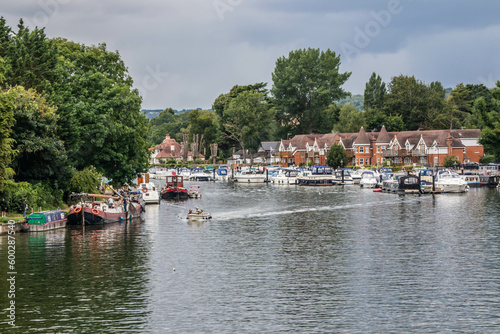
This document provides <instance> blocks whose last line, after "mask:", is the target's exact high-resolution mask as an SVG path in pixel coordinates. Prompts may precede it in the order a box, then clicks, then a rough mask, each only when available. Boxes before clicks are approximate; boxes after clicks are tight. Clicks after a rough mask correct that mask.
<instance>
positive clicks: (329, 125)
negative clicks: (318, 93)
mask: <svg viewBox="0 0 500 334" xmlns="http://www.w3.org/2000/svg"><path fill="white" fill-rule="evenodd" d="M352 104H353V105H354V106H355V107H356V105H355V104H354V103H352ZM342 106H343V105H342ZM342 106H340V107H339V106H338V105H337V104H335V103H332V104H330V105H329V106H328V107H327V108H326V109H325V111H324V112H323V113H322V114H321V118H322V121H321V124H320V125H319V127H318V133H327V132H331V131H332V129H333V127H334V125H335V124H337V123H338V122H339V116H340V109H341V107H342Z"/></svg>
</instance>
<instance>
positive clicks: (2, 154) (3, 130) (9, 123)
mask: <svg viewBox="0 0 500 334" xmlns="http://www.w3.org/2000/svg"><path fill="white" fill-rule="evenodd" d="M2 64H3V60H2V58H0V77H1V76H2V68H1V65H2ZM0 83H1V78H0ZM14 101H15V99H14V97H13V96H12V95H11V94H8V93H6V92H3V91H0V187H1V186H2V182H3V180H5V177H6V173H5V169H6V168H7V166H9V164H10V162H11V161H12V158H13V156H14V150H13V145H14V144H15V142H14V139H12V127H13V126H14V122H15V119H14Z"/></svg>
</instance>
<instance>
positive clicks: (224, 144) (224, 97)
mask: <svg viewBox="0 0 500 334" xmlns="http://www.w3.org/2000/svg"><path fill="white" fill-rule="evenodd" d="M266 85H267V84H266V83H264V82H258V83H255V84H253V85H246V86H239V85H235V86H233V87H232V88H231V90H230V91H229V93H225V94H221V95H219V96H218V97H217V98H216V99H215V101H214V103H213V104H212V109H213V110H214V111H215V113H216V114H217V116H218V117H219V126H220V133H221V138H220V142H219V150H220V151H222V152H226V155H229V152H230V151H231V148H232V147H234V146H237V145H239V143H238V141H236V140H235V139H234V138H233V137H232V136H231V135H230V134H229V132H228V130H227V129H226V124H227V123H228V120H227V119H226V117H227V115H226V114H225V112H224V111H225V110H226V109H227V108H228V107H229V104H230V102H231V101H232V100H234V99H235V98H236V97H237V96H238V95H239V94H241V93H244V92H247V91H250V92H255V93H259V94H262V95H263V96H264V100H265V102H266V104H267V105H268V106H269V107H271V106H272V101H270V99H269V98H268V96H267V94H268V91H267V89H266ZM270 122H271V123H273V120H270ZM271 123H270V124H271ZM263 139H267V138H263Z"/></svg>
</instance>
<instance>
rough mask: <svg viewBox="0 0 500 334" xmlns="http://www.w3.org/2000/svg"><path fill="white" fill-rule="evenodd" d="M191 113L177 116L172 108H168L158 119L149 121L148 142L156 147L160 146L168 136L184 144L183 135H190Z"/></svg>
mask: <svg viewBox="0 0 500 334" xmlns="http://www.w3.org/2000/svg"><path fill="white" fill-rule="evenodd" d="M188 116H189V113H188V112H182V113H180V114H178V115H176V114H175V112H174V110H173V109H172V108H166V109H165V110H163V111H162V112H161V113H160V114H159V115H158V116H157V117H155V118H152V119H151V120H150V121H149V125H150V127H149V134H148V141H149V142H151V143H152V144H154V145H158V144H160V143H161V142H162V141H163V139H165V136H166V135H167V134H168V135H170V137H171V138H175V140H176V141H177V142H178V143H181V142H182V135H183V134H184V133H188V126H189V118H188Z"/></svg>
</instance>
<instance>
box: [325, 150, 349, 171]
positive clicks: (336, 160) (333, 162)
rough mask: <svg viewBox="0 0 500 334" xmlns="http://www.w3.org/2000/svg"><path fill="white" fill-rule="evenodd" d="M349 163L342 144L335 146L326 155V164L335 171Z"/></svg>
mask: <svg viewBox="0 0 500 334" xmlns="http://www.w3.org/2000/svg"><path fill="white" fill-rule="evenodd" d="M347 163H348V158H347V154H346V152H345V150H344V147H343V146H342V145H341V144H333V145H332V147H330V149H329V150H328V153H327V154H326V164H327V165H328V166H330V167H332V168H334V169H337V168H339V167H343V166H345V165H346V164H347Z"/></svg>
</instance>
